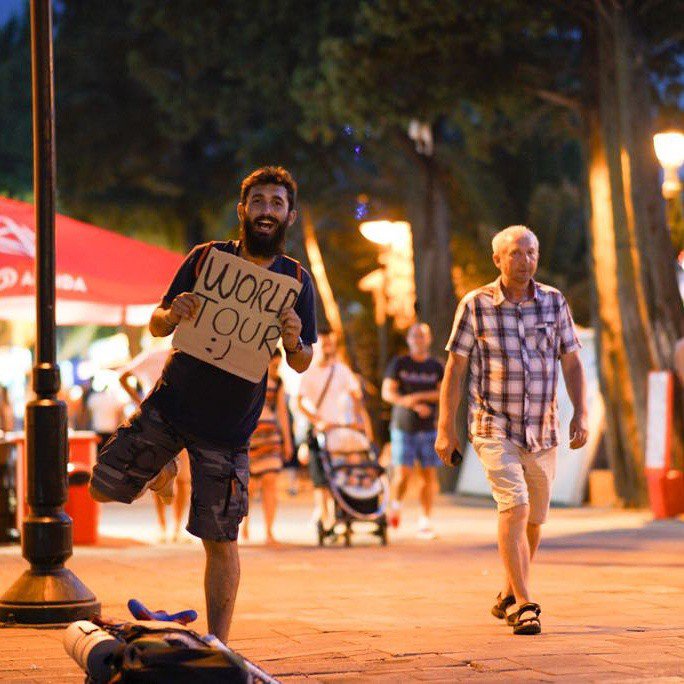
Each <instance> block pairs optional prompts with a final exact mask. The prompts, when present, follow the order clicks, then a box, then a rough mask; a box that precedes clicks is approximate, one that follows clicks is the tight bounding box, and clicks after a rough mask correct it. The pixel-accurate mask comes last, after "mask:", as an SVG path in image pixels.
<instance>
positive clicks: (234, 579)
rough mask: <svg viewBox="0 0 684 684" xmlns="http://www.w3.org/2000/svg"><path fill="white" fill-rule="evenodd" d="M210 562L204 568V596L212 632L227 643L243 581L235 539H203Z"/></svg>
mask: <svg viewBox="0 0 684 684" xmlns="http://www.w3.org/2000/svg"><path fill="white" fill-rule="evenodd" d="M202 543H203V544H204V550H205V551H206V555H207V561H206V566H205V569H204V596H205V599H206V605H207V623H208V627H209V632H210V634H213V635H214V636H216V637H218V638H219V639H220V640H221V641H223V643H226V640H227V639H228V632H229V631H230V622H231V619H232V617H233V609H234V608H235V597H236V596H237V590H238V585H239V584H240V558H239V556H238V545H237V542H234V541H225V542H219V541H211V540H209V539H203V540H202Z"/></svg>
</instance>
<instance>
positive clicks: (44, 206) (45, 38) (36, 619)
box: [0, 0, 100, 625]
mask: <svg viewBox="0 0 684 684" xmlns="http://www.w3.org/2000/svg"><path fill="white" fill-rule="evenodd" d="M31 66H32V74H31V75H32V86H33V92H32V103H33V184H34V191H35V197H36V325H37V331H36V332H37V338H36V362H35V366H34V368H33V389H34V391H35V394H36V398H35V399H34V400H33V401H30V402H29V403H28V404H27V405H26V461H27V499H28V504H29V514H28V516H27V517H26V519H25V520H24V523H23V529H22V534H21V548H22V552H23V556H24V558H26V560H28V561H29V563H30V565H31V567H30V569H29V570H26V571H25V572H24V573H23V574H22V575H21V576H20V577H19V578H18V579H17V580H16V581H15V582H14V584H13V585H12V586H11V587H10V588H9V589H8V590H7V591H6V592H5V593H4V594H3V596H2V597H1V598H0V622H3V623H6V624H13V623H18V624H24V625H47V624H62V623H66V622H72V621H74V620H79V619H83V618H90V617H93V616H94V615H96V614H97V613H99V612H100V604H99V603H98V601H97V600H96V598H95V595H94V594H93V593H92V592H91V591H90V590H89V589H88V588H87V587H86V586H85V585H84V584H83V583H82V582H81V581H80V580H79V579H78V577H76V575H74V573H73V572H71V570H68V569H67V568H65V567H64V563H65V562H66V560H67V559H68V558H69V556H71V554H72V527H71V518H70V517H69V516H68V515H67V514H66V513H65V512H64V503H65V502H66V499H67V413H66V404H65V403H64V402H63V401H59V400H58V399H57V392H58V391H59V386H60V377H59V367H58V366H57V364H56V345H55V337H56V336H55V107H54V80H53V52H52V6H51V0H31Z"/></svg>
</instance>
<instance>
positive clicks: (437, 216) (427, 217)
mask: <svg viewBox="0 0 684 684" xmlns="http://www.w3.org/2000/svg"><path fill="white" fill-rule="evenodd" d="M416 156H417V157H418V159H420V161H421V167H420V168H421V173H420V175H419V176H418V177H413V178H411V187H410V188H407V197H406V199H407V205H408V206H407V208H408V213H409V220H410V221H411V228H412V231H413V260H414V272H415V278H416V313H417V315H418V319H419V320H421V321H423V322H425V323H427V324H428V325H429V326H430V328H431V329H432V335H433V338H434V349H433V351H434V352H436V353H437V354H439V355H440V356H442V355H443V354H442V350H443V349H444V347H445V346H446V343H447V340H448V337H449V333H450V331H451V323H452V321H453V317H454V311H455V306H456V299H455V295H454V286H453V282H452V277H451V265H452V259H451V250H450V244H449V243H450V239H449V238H450V225H449V208H448V203H447V201H446V197H445V192H444V188H443V185H442V182H441V179H440V175H439V169H438V166H437V162H436V161H435V159H434V158H433V157H423V156H419V155H416Z"/></svg>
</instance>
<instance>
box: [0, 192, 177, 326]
mask: <svg viewBox="0 0 684 684" xmlns="http://www.w3.org/2000/svg"><path fill="white" fill-rule="evenodd" d="M55 228H56V230H55V232H56V272H57V275H56V294H57V309H56V317H57V325H79V324H86V323H97V324H100V325H121V324H123V323H127V324H129V325H145V324H146V323H147V321H148V320H149V317H150V314H151V313H152V310H153V309H154V307H155V306H156V305H157V304H158V303H159V300H160V299H161V297H162V295H163V294H164V292H165V291H166V288H167V287H168V285H169V283H170V282H171V279H172V278H173V276H174V273H175V272H176V270H177V268H178V266H179V265H180V263H181V261H182V259H183V257H182V256H181V255H179V254H177V253H175V252H171V251H170V250H168V249H163V248H161V247H153V246H151V245H148V244H146V243H144V242H140V241H139V240H133V239H131V238H128V237H124V236H123V235H119V234H117V233H112V232H110V231H107V230H103V229H102V228H97V227H96V226H91V225H89V224H87V223H82V222H81V221H75V220H73V219H70V218H67V217H66V216H60V215H57V217H56V226H55ZM35 242H36V233H35V212H34V208H33V205H31V204H27V203H25V202H17V201H16V200H10V199H6V198H0V319H2V320H28V321H30V320H35V300H34V296H35V287H34V285H35V276H34V265H35V264H34V262H35Z"/></svg>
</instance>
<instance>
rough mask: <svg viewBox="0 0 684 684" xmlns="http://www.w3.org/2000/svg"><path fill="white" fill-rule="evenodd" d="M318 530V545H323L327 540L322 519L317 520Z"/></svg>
mask: <svg viewBox="0 0 684 684" xmlns="http://www.w3.org/2000/svg"><path fill="white" fill-rule="evenodd" d="M316 532H318V545H319V546H323V542H324V541H325V528H324V527H323V521H322V520H318V521H317V522H316Z"/></svg>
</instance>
